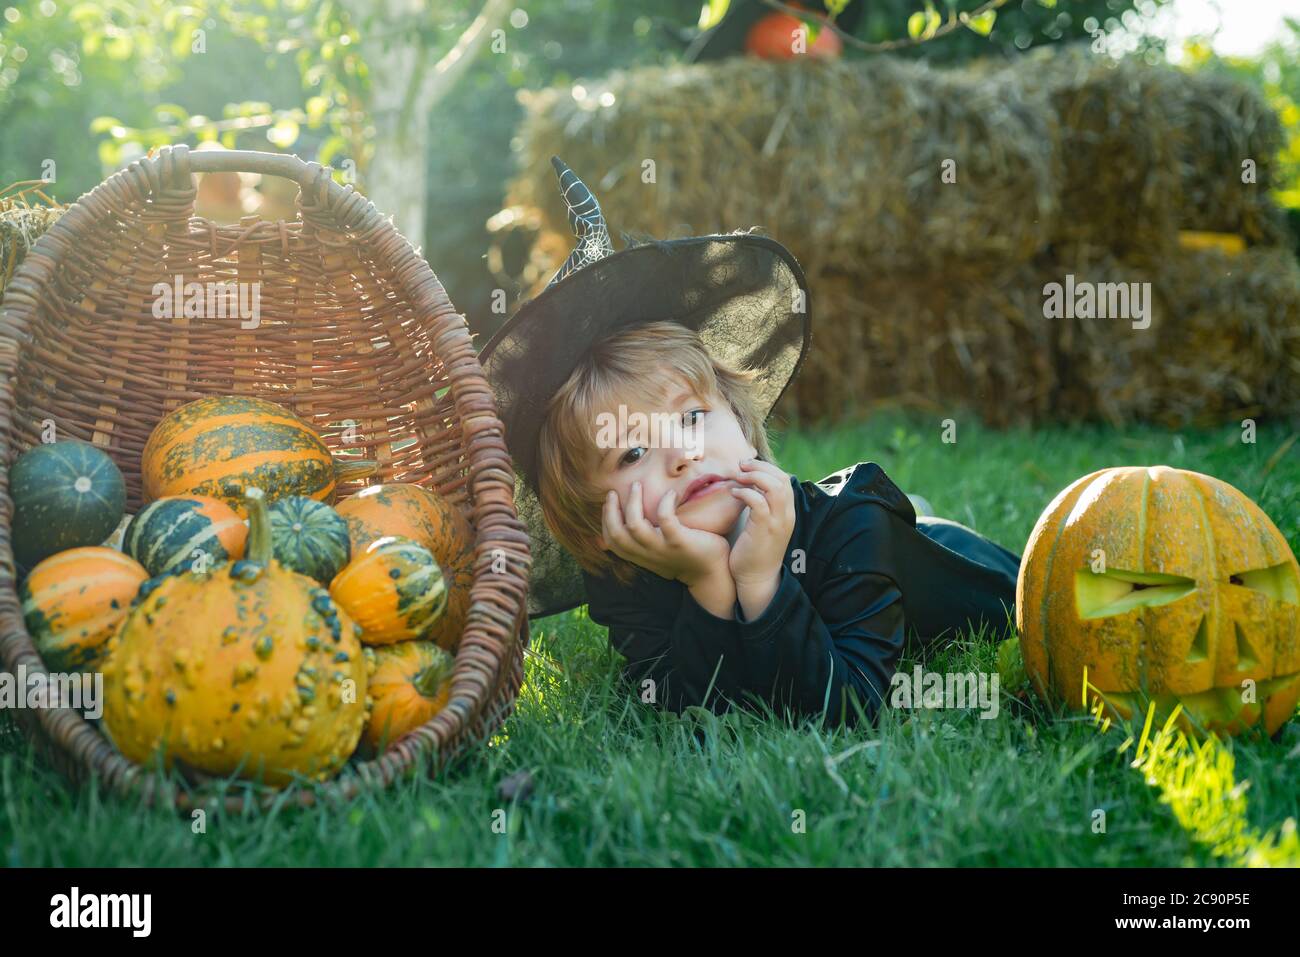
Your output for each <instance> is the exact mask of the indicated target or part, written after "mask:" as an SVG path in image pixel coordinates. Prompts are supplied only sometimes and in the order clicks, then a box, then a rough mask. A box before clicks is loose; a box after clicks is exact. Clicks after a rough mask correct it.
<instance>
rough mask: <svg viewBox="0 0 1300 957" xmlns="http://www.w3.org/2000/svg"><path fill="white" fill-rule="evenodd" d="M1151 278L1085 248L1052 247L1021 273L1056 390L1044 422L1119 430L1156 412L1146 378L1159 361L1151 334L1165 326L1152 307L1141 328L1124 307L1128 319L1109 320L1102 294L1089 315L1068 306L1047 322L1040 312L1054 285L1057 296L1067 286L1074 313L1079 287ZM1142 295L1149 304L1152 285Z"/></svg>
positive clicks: (1101, 287) (1101, 250) (1155, 336)
mask: <svg viewBox="0 0 1300 957" xmlns="http://www.w3.org/2000/svg"><path fill="white" fill-rule="evenodd" d="M1151 279H1152V277H1151V275H1150V273H1149V272H1148V271H1147V270H1146V269H1145V268H1144V267H1142V266H1139V265H1135V264H1134V263H1131V262H1124V261H1122V260H1120V259H1118V258H1117V257H1115V256H1114V255H1112V254H1111V252H1110V251H1109V250H1108V249H1105V248H1103V247H1100V246H1093V245H1089V244H1087V243H1078V244H1075V245H1067V246H1061V247H1057V248H1056V249H1055V250H1054V251H1053V252H1052V253H1049V254H1044V255H1043V256H1041V257H1039V258H1038V259H1037V260H1036V261H1035V262H1034V263H1033V265H1032V266H1030V267H1028V268H1027V269H1026V270H1025V271H1024V273H1023V274H1022V276H1021V281H1023V282H1024V283H1025V284H1026V285H1028V286H1030V287H1032V288H1033V289H1034V291H1035V298H1036V305H1035V308H1036V309H1037V310H1038V315H1040V316H1042V317H1043V318H1042V321H1043V322H1044V323H1046V324H1047V325H1048V327H1049V332H1048V338H1049V339H1050V341H1051V342H1052V347H1053V358H1052V365H1053V368H1054V370H1055V372H1056V387H1055V391H1054V394H1053V396H1052V403H1051V412H1052V418H1054V419H1056V420H1058V421H1060V420H1064V421H1090V420H1095V419H1102V420H1104V421H1106V422H1108V423H1110V424H1111V425H1113V426H1116V427H1119V426H1123V425H1125V424H1127V423H1129V422H1133V421H1139V420H1142V419H1144V418H1146V417H1147V416H1149V415H1150V414H1151V413H1152V412H1154V411H1155V410H1156V409H1157V408H1158V400H1159V396H1158V394H1157V391H1158V387H1157V385H1156V383H1155V382H1154V381H1153V379H1152V377H1151V375H1150V368H1151V366H1152V364H1153V363H1154V361H1155V357H1157V356H1158V355H1159V349H1160V344H1159V341H1158V334H1159V333H1160V332H1161V331H1162V330H1163V329H1164V328H1165V323H1164V322H1162V321H1161V320H1162V316H1161V309H1160V305H1159V303H1158V302H1154V303H1152V305H1151V307H1150V315H1151V321H1150V325H1149V326H1148V327H1147V328H1145V329H1136V328H1134V326H1133V323H1134V321H1135V319H1133V318H1132V317H1131V316H1132V311H1131V304H1130V311H1129V317H1124V316H1117V315H1111V314H1109V308H1110V302H1109V299H1110V297H1109V295H1107V296H1106V297H1105V298H1106V300H1107V302H1106V307H1105V309H1104V310H1103V309H1102V308H1099V307H1098V305H1097V304H1096V301H1095V300H1094V305H1093V307H1092V309H1091V310H1090V313H1091V314H1085V310H1081V309H1079V308H1070V309H1067V310H1066V311H1065V314H1064V315H1061V316H1055V317H1050V318H1049V317H1048V315H1047V310H1046V302H1047V298H1048V292H1047V291H1048V287H1049V285H1051V284H1057V285H1059V286H1060V287H1061V291H1062V297H1063V298H1064V296H1065V294H1066V290H1067V289H1069V288H1070V287H1071V286H1072V287H1073V288H1074V290H1075V294H1074V297H1073V298H1074V305H1075V307H1077V306H1079V305H1080V302H1079V299H1080V294H1079V292H1078V290H1080V289H1081V288H1082V286H1083V284H1084V283H1087V284H1089V285H1090V286H1091V289H1092V291H1094V292H1096V291H1098V290H1102V291H1106V290H1107V288H1108V287H1109V286H1111V285H1113V284H1116V283H1149V282H1151ZM1149 292H1150V296H1149V299H1151V300H1154V299H1155V288H1154V284H1153V285H1152V286H1151V287H1149ZM1117 305H1118V303H1117Z"/></svg>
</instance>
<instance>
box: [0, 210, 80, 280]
mask: <svg viewBox="0 0 1300 957" xmlns="http://www.w3.org/2000/svg"><path fill="white" fill-rule="evenodd" d="M0 192H7V190H5V191H0ZM66 208H67V207H65V206H59V205H55V204H51V205H48V206H42V205H31V204H29V203H28V202H27V200H26V197H25V196H23V195H19V196H17V197H12V196H11V197H8V198H0V296H3V295H4V291H5V287H6V286H8V285H9V280H10V279H11V278H12V277H13V274H14V271H15V270H16V269H17V268H18V266H19V264H21V263H22V261H23V260H24V259H25V258H26V257H27V253H28V252H29V251H30V250H31V248H32V246H33V245H34V244H35V242H36V240H38V239H40V238H41V236H42V235H44V233H45V231H46V230H47V229H49V228H50V227H51V226H53V225H54V224H55V223H56V222H57V221H58V219H59V217H60V216H62V215H63V213H64V211H65V210H66Z"/></svg>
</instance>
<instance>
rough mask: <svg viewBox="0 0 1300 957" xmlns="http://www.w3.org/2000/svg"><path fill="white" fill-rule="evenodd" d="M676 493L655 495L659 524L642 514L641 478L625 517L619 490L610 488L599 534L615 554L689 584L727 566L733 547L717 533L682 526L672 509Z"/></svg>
mask: <svg viewBox="0 0 1300 957" xmlns="http://www.w3.org/2000/svg"><path fill="white" fill-rule="evenodd" d="M676 498H677V493H676V491H675V490H670V491H669V492H668V493H667V494H665V495H664V496H663V497H662V498H661V499H659V512H658V516H657V517H658V519H659V527H658V528H655V526H654V525H652V524H651V523H650V522H649V521H648V520H647V519H646V518H645V516H644V515H643V514H642V507H643V506H642V501H641V483H640V482H633V483H632V491H631V492H630V493H629V495H628V501H627V514H626V517H625V516H624V514H623V509H622V508H621V507H620V505H619V501H618V494H617V493H616V492H613V491H611V492H609V494H607V495H606V496H605V509H604V511H603V513H602V514H601V532H602V533H603V534H602V536H601V537H602V538H603V539H604V547H606V548H608V549H609V550H610V551H612V552H613V553H614V554H615V555H617V556H618V557H619V558H623V559H626V560H627V561H629V562H632V563H634V564H636V565H640V566H641V567H642V568H645V569H648V570H649V571H652V572H654V573H655V574H656V575H658V576H659V577H661V578H669V579H676V580H677V581H680V582H684V583H685V584H686V585H687V586H691V585H693V584H695V582H697V581H699V580H700V579H703V578H705V577H707V576H709V575H713V574H716V573H717V572H718V571H719V570H720V569H726V567H727V553H728V552H729V551H730V549H731V546H730V544H729V543H728V542H727V540H726V539H725V538H724V537H723V536H721V535H715V534H713V533H712V532H704V531H700V530H699V529H697V528H690V527H688V526H686V525H683V524H682V523H681V522H680V521H679V520H678V518H677V514H676V512H675V511H674V507H675V503H676Z"/></svg>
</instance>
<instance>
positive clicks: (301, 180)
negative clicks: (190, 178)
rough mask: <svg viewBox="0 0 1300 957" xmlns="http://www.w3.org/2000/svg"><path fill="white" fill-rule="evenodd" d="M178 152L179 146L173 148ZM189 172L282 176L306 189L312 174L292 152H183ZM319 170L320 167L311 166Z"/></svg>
mask: <svg viewBox="0 0 1300 957" xmlns="http://www.w3.org/2000/svg"><path fill="white" fill-rule="evenodd" d="M173 150H175V151H176V152H180V147H173ZM186 152H187V154H188V160H189V167H190V172H191V173H261V174H263V175H265V176H283V177H284V178H285V179H291V180H293V181H294V182H296V183H298V184H299V185H301V186H310V185H311V183H312V180H313V179H314V176H315V171H314V170H313V169H312V168H311V166H309V165H308V164H307V163H305V162H303V161H302V160H301V159H300V158H299V157H297V156H295V155H294V154H292V153H262V152H258V151H257V150H226V149H221V150H190V149H187V150H186ZM313 165H315V166H316V169H318V170H323V169H325V167H323V166H321V165H320V164H313Z"/></svg>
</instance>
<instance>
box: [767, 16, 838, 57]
mask: <svg viewBox="0 0 1300 957" xmlns="http://www.w3.org/2000/svg"><path fill="white" fill-rule="evenodd" d="M797 30H803V31H804V36H803V48H802V50H800V51H798V52H796V49H795V31H797ZM745 52H746V53H749V54H751V55H752V56H756V57H758V58H759V59H762V60H791V59H794V58H795V57H798V56H802V55H803V54H804V53H810V54H812V55H813V56H816V57H824V58H826V59H835V58H837V57H839V55H840V54H841V53H843V52H844V42H843V41H842V40H841V39H840V38H839V36H838V35H837V34H836V33H835V31H834V30H831V29H830V28H829V27H825V26H823V27H822V28H821V29H820V30H818V31H817V39H815V40H814V41H813V42H812V44H811V45H809V43H808V34H807V27H805V26H804V24H803V21H802V20H800V19H799V18H798V17H794V16H791V15H790V14H788V13H781V12H780V11H773V12H772V13H769V14H767V15H766V16H764V17H763V18H762V19H760V20H758V21H756V22H755V23H754V25H753V26H752V27H750V28H749V32H748V33H746V34H745Z"/></svg>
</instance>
